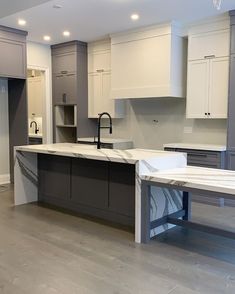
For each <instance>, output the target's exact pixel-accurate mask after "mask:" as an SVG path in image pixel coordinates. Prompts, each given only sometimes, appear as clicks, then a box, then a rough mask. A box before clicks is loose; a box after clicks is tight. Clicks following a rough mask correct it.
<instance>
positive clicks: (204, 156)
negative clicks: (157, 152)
mask: <svg viewBox="0 0 235 294" xmlns="http://www.w3.org/2000/svg"><path fill="white" fill-rule="evenodd" d="M165 150H166V151H175V152H183V153H187V164H188V165H192V166H201V167H209V168H219V169H223V168H225V152H219V151H205V150H194V149H181V148H165Z"/></svg>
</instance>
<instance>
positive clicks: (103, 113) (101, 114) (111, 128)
mask: <svg viewBox="0 0 235 294" xmlns="http://www.w3.org/2000/svg"><path fill="white" fill-rule="evenodd" d="M105 115H106V116H107V117H108V118H109V126H108V127H102V126H101V118H102V117H103V116H105ZM101 129H109V133H110V134H112V132H113V123H112V117H111V115H110V114H109V113H108V112H102V113H100V114H99V118H98V140H97V149H100V148H101V141H100V130H101Z"/></svg>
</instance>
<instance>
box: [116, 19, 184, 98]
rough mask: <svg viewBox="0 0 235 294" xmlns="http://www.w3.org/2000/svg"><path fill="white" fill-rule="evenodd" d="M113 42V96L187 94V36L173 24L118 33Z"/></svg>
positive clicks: (173, 95)
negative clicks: (184, 36)
mask: <svg viewBox="0 0 235 294" xmlns="http://www.w3.org/2000/svg"><path fill="white" fill-rule="evenodd" d="M111 43H112V46H111V52H112V56H111V65H112V66H111V68H112V82H111V88H112V89H111V96H112V98H114V99H120V98H123V99H128V98H154V97H185V68H186V66H185V64H186V55H185V52H186V50H185V40H184V39H183V38H182V37H181V36H180V35H179V34H178V31H177V29H175V27H174V26H172V24H167V25H164V26H155V27H150V28H144V29H142V30H138V31H134V32H133V31H132V32H127V33H122V34H117V35H114V36H112V39H111ZM184 62H185V63H184Z"/></svg>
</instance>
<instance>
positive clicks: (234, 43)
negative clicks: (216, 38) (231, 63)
mask: <svg viewBox="0 0 235 294" xmlns="http://www.w3.org/2000/svg"><path fill="white" fill-rule="evenodd" d="M233 17H234V16H233ZM234 18H235V17H234ZM230 53H231V54H235V24H233V25H231V52H230Z"/></svg>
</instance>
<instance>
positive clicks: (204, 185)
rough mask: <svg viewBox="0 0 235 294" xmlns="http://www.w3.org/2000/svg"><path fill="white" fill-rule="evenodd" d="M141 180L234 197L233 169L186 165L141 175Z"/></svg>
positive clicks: (234, 172) (234, 175) (234, 180)
mask: <svg viewBox="0 0 235 294" xmlns="http://www.w3.org/2000/svg"><path fill="white" fill-rule="evenodd" d="M141 179H142V180H146V181H150V182H155V183H162V184H172V185H177V186H180V187H182V186H183V187H188V188H196V189H202V190H206V191H212V192H218V193H227V194H232V195H233V196H234V197H235V171H228V170H221V169H212V168H204V167H192V166H187V167H185V168H175V169H171V170H165V171H159V172H154V173H150V174H148V175H144V176H141Z"/></svg>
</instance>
